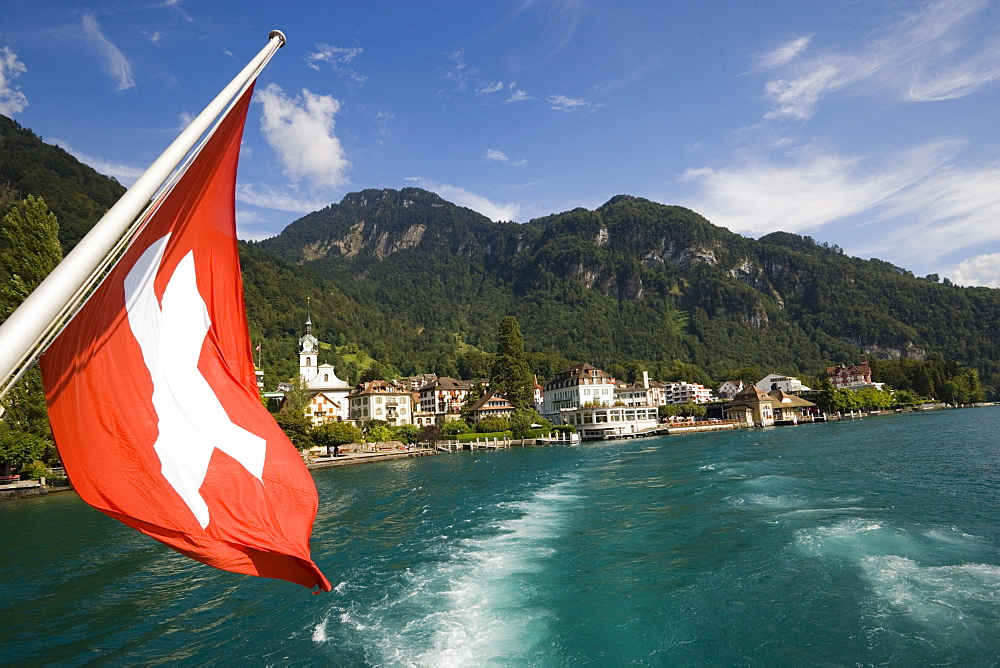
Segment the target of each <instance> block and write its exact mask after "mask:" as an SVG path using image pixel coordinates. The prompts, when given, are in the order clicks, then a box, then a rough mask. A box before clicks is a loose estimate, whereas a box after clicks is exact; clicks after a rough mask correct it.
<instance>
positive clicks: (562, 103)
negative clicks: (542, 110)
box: [545, 95, 604, 112]
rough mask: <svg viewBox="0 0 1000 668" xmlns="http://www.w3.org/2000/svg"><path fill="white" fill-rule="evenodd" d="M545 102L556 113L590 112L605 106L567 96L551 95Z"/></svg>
mask: <svg viewBox="0 0 1000 668" xmlns="http://www.w3.org/2000/svg"><path fill="white" fill-rule="evenodd" d="M545 101H546V102H547V103H548V105H549V109H554V110H555V111H567V112H573V111H589V110H591V109H596V108H597V107H603V106H604V105H603V104H600V103H596V102H588V101H587V100H584V99H583V98H580V97H566V96H565V95H550V96H548V97H547V98H545Z"/></svg>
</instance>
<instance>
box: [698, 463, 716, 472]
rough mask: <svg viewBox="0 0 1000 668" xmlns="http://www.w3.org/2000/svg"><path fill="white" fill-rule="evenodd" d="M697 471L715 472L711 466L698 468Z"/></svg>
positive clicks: (706, 465)
mask: <svg viewBox="0 0 1000 668" xmlns="http://www.w3.org/2000/svg"><path fill="white" fill-rule="evenodd" d="M698 470H699V471H714V470H715V465H713V464H705V465H704V466H699V467H698Z"/></svg>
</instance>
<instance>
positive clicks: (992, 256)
mask: <svg viewBox="0 0 1000 668" xmlns="http://www.w3.org/2000/svg"><path fill="white" fill-rule="evenodd" d="M950 278H951V280H952V281H954V282H955V283H957V284H959V285H982V286H986V287H988V288H1000V253H988V254H986V255H977V256H976V257H971V258H969V259H968V260H964V261H963V262H961V263H960V264H959V265H958V267H957V268H956V269H955V270H954V271H952V272H951V277H950Z"/></svg>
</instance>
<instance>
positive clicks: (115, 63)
mask: <svg viewBox="0 0 1000 668" xmlns="http://www.w3.org/2000/svg"><path fill="white" fill-rule="evenodd" d="M83 31H84V33H86V36H87V41H88V42H89V43H90V44H92V45H93V46H94V48H96V49H97V53H98V55H100V56H101V58H102V60H103V61H104V69H105V71H106V72H107V73H108V74H109V75H110V76H111V78H112V79H114V80H115V82H116V83H117V86H118V90H128V89H129V88H133V87H135V77H134V76H133V75H132V64H131V63H130V62H129V60H128V58H126V57H125V54H123V53H122V52H121V51H119V50H118V47H117V46H115V45H114V44H112V43H111V42H109V41H108V38H107V37H105V36H104V33H102V32H101V26H99V25H98V24H97V19H95V18H94V15H93V14H84V16H83Z"/></svg>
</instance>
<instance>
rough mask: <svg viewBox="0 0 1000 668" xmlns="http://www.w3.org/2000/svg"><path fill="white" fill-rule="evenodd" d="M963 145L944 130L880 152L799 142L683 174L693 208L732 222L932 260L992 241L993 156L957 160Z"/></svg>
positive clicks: (739, 227) (998, 205)
mask: <svg viewBox="0 0 1000 668" xmlns="http://www.w3.org/2000/svg"><path fill="white" fill-rule="evenodd" d="M965 148H966V143H965V142H963V141H959V140H952V139H945V140H939V141H935V142H929V143H927V144H925V145H922V146H918V147H916V148H913V149H910V150H906V151H901V152H899V153H897V154H895V155H892V156H890V157H888V158H885V159H880V160H874V159H871V158H864V157H857V156H842V155H837V154H834V153H824V152H821V151H818V150H802V151H799V152H796V153H793V154H791V155H790V156H789V160H788V161H787V162H785V163H783V164H776V163H774V162H765V161H747V162H744V163H742V164H738V165H733V166H730V167H726V168H723V169H711V168H701V169H689V170H687V171H686V172H685V173H684V174H683V176H682V179H681V180H682V181H684V182H687V183H690V184H693V185H694V186H695V188H696V190H697V193H696V195H695V196H694V198H693V201H692V202H691V207H692V208H694V209H695V210H697V211H700V212H702V213H703V214H704V215H705V216H706V217H708V218H709V219H710V220H711V221H712V222H713V223H715V224H717V225H722V226H724V227H727V228H729V229H730V230H733V231H735V232H741V233H745V234H751V235H754V236H758V235H761V234H766V233H768V232H774V231H776V230H782V231H786V232H795V233H805V234H816V230H819V229H820V228H824V226H829V227H826V228H824V229H823V231H822V234H823V236H824V237H826V238H829V237H830V236H831V235H837V236H839V237H841V238H840V239H837V241H838V243H840V244H841V245H842V246H844V247H845V248H847V249H848V251H849V252H852V253H856V254H862V255H865V256H868V255H869V254H878V255H882V254H884V253H885V252H890V253H891V254H892V257H891V258H887V259H891V260H892V261H893V262H903V261H906V262H920V263H928V262H938V261H940V260H941V259H942V258H944V257H946V256H948V255H950V254H955V253H960V252H969V251H970V250H976V249H981V248H982V247H983V245H985V244H994V245H996V244H1000V228H998V226H997V225H996V221H997V220H1000V189H998V188H997V187H996V184H997V183H998V182H1000V164H991V165H983V166H979V167H976V168H960V167H957V166H956V164H955V160H956V159H957V158H958V157H959V155H960V154H961V153H962V152H963V151H964V150H965ZM844 226H849V227H851V228H855V229H854V230H853V231H852V232H846V231H845V229H844ZM859 229H863V230H864V232H863V233H858V230H859ZM883 257H884V255H883Z"/></svg>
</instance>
